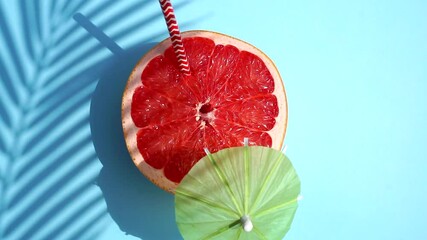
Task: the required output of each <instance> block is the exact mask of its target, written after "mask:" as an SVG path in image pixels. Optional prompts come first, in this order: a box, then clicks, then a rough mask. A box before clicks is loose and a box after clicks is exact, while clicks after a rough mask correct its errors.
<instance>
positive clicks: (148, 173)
mask: <svg viewBox="0 0 427 240" xmlns="http://www.w3.org/2000/svg"><path fill="white" fill-rule="evenodd" d="M181 35H182V37H183V38H187V37H205V38H209V39H211V40H213V41H214V42H215V44H222V45H233V46H235V47H237V48H238V49H239V50H240V51H242V50H244V51H247V52H250V53H253V54H255V55H257V56H258V57H260V58H261V59H262V60H263V62H264V63H265V65H266V66H267V68H268V70H269V71H270V73H271V75H272V77H273V79H274V86H275V88H274V91H273V93H272V94H273V95H275V96H276V98H277V104H278V108H279V114H278V116H277V118H276V120H277V121H276V124H275V125H274V127H273V128H272V129H271V130H270V131H267V133H268V134H269V135H270V136H271V138H272V148H274V149H278V150H280V148H281V147H282V144H283V140H284V137H285V133H286V127H287V123H288V117H287V116H288V106H287V98H286V92H285V87H284V84H283V81H282V78H281V76H280V74H279V71H278V70H277V68H276V66H275V64H274V63H273V61H272V60H271V59H270V58H269V57H268V56H267V55H265V54H264V53H263V52H262V51H261V50H259V49H258V48H256V47H254V46H252V45H251V44H249V43H247V42H244V41H242V40H239V39H237V38H234V37H231V36H228V35H224V34H221V33H216V32H211V31H204V30H193V31H187V32H182V33H181ZM171 44H172V42H171V39H170V38H167V39H165V40H163V41H162V42H160V43H159V44H158V45H156V46H154V47H153V48H152V49H151V50H149V51H148V52H147V53H146V54H145V55H144V56H143V57H142V58H141V59H140V60H139V61H138V63H137V64H136V66H135V68H134V69H133V71H132V73H131V74H130V76H129V79H128V81H127V84H126V88H125V90H124V93H123V98H122V125H123V132H124V137H125V141H126V146H127V148H128V151H129V153H130V155H131V158H132V160H133V162H134V164H135V165H136V167H137V168H138V169H139V171H140V172H141V173H142V174H143V175H144V176H145V177H147V178H148V179H149V180H150V181H151V182H153V183H154V184H156V185H157V186H158V187H160V188H162V189H163V190H165V191H167V192H170V193H174V192H175V189H176V187H177V186H178V183H175V182H172V181H170V180H169V179H167V178H166V177H165V176H164V174H163V169H155V168H153V167H152V166H150V165H149V164H147V163H146V162H145V161H144V159H143V157H142V155H141V153H140V152H139V150H138V147H137V138H136V134H137V132H138V129H139V128H138V127H136V126H135V124H134V122H133V120H132V118H131V103H132V96H133V93H134V91H135V89H136V88H138V87H140V86H141V84H142V83H141V79H140V76H141V74H142V72H143V70H144V69H145V68H146V66H147V64H148V63H149V62H150V60H151V59H153V58H154V57H156V56H158V55H160V54H163V53H164V51H165V50H166V49H167V48H168V47H170V46H171Z"/></svg>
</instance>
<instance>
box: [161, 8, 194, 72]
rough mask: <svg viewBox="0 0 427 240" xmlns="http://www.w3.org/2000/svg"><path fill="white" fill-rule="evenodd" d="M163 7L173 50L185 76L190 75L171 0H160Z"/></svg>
mask: <svg viewBox="0 0 427 240" xmlns="http://www.w3.org/2000/svg"><path fill="white" fill-rule="evenodd" d="M159 1H160V6H161V7H162V11H163V15H164V17H165V20H166V25H167V26H168V30H169V35H170V37H171V40H172V46H173V50H174V52H175V56H176V59H178V64H179V68H180V70H181V72H182V73H184V74H185V75H187V76H188V75H190V66H189V65H188V60H187V54H186V53H185V49H184V45H183V44H182V38H181V33H180V31H179V28H178V22H177V21H176V18H175V14H174V12H173V7H172V4H171V2H170V0H159Z"/></svg>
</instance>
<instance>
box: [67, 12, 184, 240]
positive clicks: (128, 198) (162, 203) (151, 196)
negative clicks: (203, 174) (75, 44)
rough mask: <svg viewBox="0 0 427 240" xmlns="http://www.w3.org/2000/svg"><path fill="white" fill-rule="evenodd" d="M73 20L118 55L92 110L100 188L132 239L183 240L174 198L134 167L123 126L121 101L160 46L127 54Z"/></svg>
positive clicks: (146, 45) (79, 18)
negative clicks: (144, 60)
mask: <svg viewBox="0 0 427 240" xmlns="http://www.w3.org/2000/svg"><path fill="white" fill-rule="evenodd" d="M74 19H75V20H76V21H77V22H78V23H79V24H80V25H81V26H82V27H84V28H85V29H86V30H87V31H88V32H90V33H91V34H92V35H93V36H94V37H95V38H97V39H98V40H99V41H100V42H101V43H102V44H103V45H104V46H106V47H107V48H109V49H110V50H111V51H112V52H113V53H114V56H113V57H112V58H111V60H110V61H109V62H108V63H106V64H105V65H104V66H105V68H103V69H101V70H100V71H101V72H100V76H101V78H100V80H99V82H98V85H97V87H96V89H95V92H94V93H93V96H92V102H91V107H90V126H91V132H92V139H93V143H94V146H95V150H96V152H97V155H98V158H99V160H100V161H101V163H102V165H103V168H102V169H101V172H100V174H99V177H98V180H97V183H98V185H99V187H100V188H101V191H102V192H103V194H104V198H105V201H106V204H107V208H108V212H109V213H110V215H111V217H112V218H113V220H114V221H115V222H116V223H117V225H118V226H119V227H120V229H121V230H122V231H124V232H126V233H127V234H131V235H133V236H136V237H139V238H143V239H181V237H180V234H179V231H178V228H177V226H176V223H175V215H174V214H175V208H174V196H173V195H171V194H169V193H166V192H165V191H163V190H161V189H160V188H158V187H156V186H155V185H154V184H152V183H151V182H150V181H148V180H147V179H146V178H145V177H144V176H143V175H142V174H141V173H140V172H139V170H138V169H137V168H136V167H135V165H134V164H133V162H132V160H131V158H130V156H129V153H128V151H127V148H126V145H125V141H124V137H123V131H122V125H121V99H122V94H123V90H124V88H125V85H126V82H127V79H128V77H129V74H130V73H131V71H132V69H133V67H134V66H135V65H136V63H137V61H138V60H139V59H140V58H141V57H142V56H143V55H144V54H145V53H146V52H147V51H148V50H149V49H150V48H151V47H153V46H154V45H155V43H143V44H141V45H139V46H136V47H134V48H132V49H129V50H123V49H121V48H120V47H119V46H118V45H117V44H116V43H115V42H114V41H112V40H111V39H110V38H109V37H108V36H106V35H105V34H104V33H103V32H102V31H101V30H99V29H97V28H96V26H95V25H93V24H92V23H91V22H90V21H89V20H88V19H86V18H85V17H84V16H83V15H81V14H76V15H75V16H74Z"/></svg>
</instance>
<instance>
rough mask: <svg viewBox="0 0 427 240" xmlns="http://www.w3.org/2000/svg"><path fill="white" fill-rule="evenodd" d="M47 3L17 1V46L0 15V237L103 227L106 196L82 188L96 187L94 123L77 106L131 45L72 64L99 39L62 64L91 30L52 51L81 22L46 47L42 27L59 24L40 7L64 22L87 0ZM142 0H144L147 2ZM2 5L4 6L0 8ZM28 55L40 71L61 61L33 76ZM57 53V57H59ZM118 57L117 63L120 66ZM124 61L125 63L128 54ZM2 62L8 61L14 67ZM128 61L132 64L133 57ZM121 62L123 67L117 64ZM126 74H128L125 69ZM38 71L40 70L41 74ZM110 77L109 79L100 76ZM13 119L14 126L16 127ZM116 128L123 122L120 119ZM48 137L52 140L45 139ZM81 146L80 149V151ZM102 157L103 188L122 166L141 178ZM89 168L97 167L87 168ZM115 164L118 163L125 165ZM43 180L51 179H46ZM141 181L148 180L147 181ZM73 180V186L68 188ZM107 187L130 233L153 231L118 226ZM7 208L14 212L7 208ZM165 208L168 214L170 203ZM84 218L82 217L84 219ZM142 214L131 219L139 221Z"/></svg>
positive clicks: (56, 235) (102, 5)
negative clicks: (19, 22) (2, 50)
mask: <svg viewBox="0 0 427 240" xmlns="http://www.w3.org/2000/svg"><path fill="white" fill-rule="evenodd" d="M46 2H50V3H51V5H50V9H47V10H46V9H42V5H41V3H42V1H36V2H34V1H29V0H21V1H19V2H18V6H19V11H20V13H19V15H22V16H20V17H21V20H22V26H20V27H21V28H22V32H23V33H24V34H23V36H22V37H23V38H24V39H22V43H23V44H22V45H21V46H18V45H16V44H15V39H14V38H16V37H17V36H16V35H14V34H13V33H12V31H10V28H9V27H8V26H6V25H5V27H3V22H6V21H8V20H10V19H7V17H6V15H4V14H0V22H1V23H2V28H1V30H0V37H1V38H2V39H4V40H5V43H4V42H3V43H0V44H5V46H6V47H7V48H8V52H7V53H0V64H1V66H0V77H1V82H0V93H6V94H2V96H0V100H2V101H1V103H0V114H1V118H0V130H2V134H1V136H0V151H1V152H0V160H1V162H0V167H1V169H0V171H1V173H0V174H1V180H2V182H1V184H2V185H1V189H0V191H1V196H2V197H1V198H2V200H1V204H0V219H1V220H2V221H0V238H1V239H95V238H97V237H98V236H99V234H100V233H102V230H103V228H104V226H105V219H106V215H107V212H106V211H105V209H102V205H103V204H104V198H102V197H101V195H100V194H95V196H91V197H90V196H87V192H88V191H92V192H93V189H94V188H93V186H94V185H93V183H94V182H95V179H96V173H97V171H96V170H95V169H94V167H93V166H94V165H93V164H94V163H96V161H97V160H96V155H95V152H93V150H91V149H90V148H91V146H92V143H91V140H92V139H91V137H90V132H89V131H86V130H89V128H88V127H89V124H90V122H92V114H91V116H90V117H89V116H87V115H84V114H81V113H82V112H84V111H85V106H89V103H90V97H91V96H92V93H93V90H94V87H95V85H96V83H97V82H98V80H99V75H98V73H100V72H104V73H109V72H110V73H111V71H107V70H111V68H110V67H111V66H112V65H113V66H126V65H120V64H123V63H122V62H120V61H118V60H119V59H122V57H125V56H128V55H127V53H128V52H129V51H130V50H129V51H125V52H124V54H123V55H121V58H117V56H113V58H110V59H105V58H104V59H101V60H96V61H95V60H94V61H92V62H90V64H88V65H87V66H84V68H82V69H78V68H77V66H78V65H80V66H81V64H79V60H78V59H80V58H81V57H86V56H90V55H91V54H93V55H95V53H99V52H100V51H102V50H104V51H105V49H104V48H103V47H102V46H99V45H97V46H95V47H91V48H90V49H86V50H85V51H84V52H82V51H81V52H79V54H80V56H81V57H77V58H76V57H75V58H74V60H72V61H69V62H68V64H65V65H66V67H64V64H62V65H61V64H57V63H63V62H64V61H63V59H65V58H66V57H67V56H68V55H69V54H71V53H72V52H73V51H75V52H77V51H78V50H79V46H80V44H81V43H82V42H85V41H88V40H90V39H91V37H90V36H85V37H83V38H78V39H77V40H76V41H73V42H71V44H70V45H69V46H68V47H67V48H66V49H63V50H62V51H59V53H57V55H49V50H50V48H55V47H58V44H59V43H60V42H61V41H62V40H65V39H67V38H68V37H70V36H72V34H73V33H74V32H76V31H78V30H79V27H80V26H79V25H78V24H74V25H73V26H72V27H71V28H70V31H68V32H65V34H62V35H61V36H59V38H57V39H56V41H53V42H49V43H47V45H46V46H44V45H43V44H42V43H43V39H41V38H42V35H43V34H44V33H43V32H44V30H46V28H48V29H49V30H50V31H56V30H57V29H58V27H60V26H61V24H58V23H57V22H55V21H52V22H49V23H52V25H46V23H47V22H43V21H42V20H41V19H40V18H38V17H39V16H38V15H37V13H39V12H40V11H41V12H43V11H44V12H45V13H46V12H48V13H49V14H50V15H51V16H52V18H53V19H54V20H55V19H56V18H55V16H56V17H57V18H61V20H64V21H69V20H70V18H71V16H73V14H74V13H75V12H76V11H78V9H80V8H82V7H83V6H84V5H85V3H86V1H83V0H80V1H62V2H61V1H50V0H46V1H43V3H46ZM146 2H149V1H145V2H144V3H146ZM114 4H117V2H115V1H102V2H99V3H98V7H95V8H94V9H96V10H94V12H91V14H93V15H95V14H101V13H100V12H102V11H103V9H107V8H109V7H110V8H111V6H113V5H114ZM136 5H137V4H133V5H132V4H131V5H130V6H129V7H127V8H125V10H126V9H127V10H131V9H132V11H137V10H138V9H139V10H141V6H142V8H143V7H144V6H145V5H144V4H142V5H141V4H139V5H138V7H136ZM0 10H1V11H5V9H2V8H1V7H0ZM126 14H127V13H126V11H116V12H115V13H113V15H112V16H110V17H111V19H110V20H109V21H107V22H106V23H104V24H103V27H105V28H107V27H108V26H109V25H112V24H114V23H116V22H117V21H119V20H120V21H123V19H126ZM91 16H92V15H91ZM156 17H159V14H155V15H150V16H149V17H148V19H147V18H146V19H143V21H142V23H141V21H139V22H138V23H136V24H140V25H144V22H146V21H152V20H153V19H154V18H156ZM12 21H13V20H12ZM134 24H135V23H134ZM132 26H133V25H131V26H130V27H129V28H125V29H123V30H122V31H121V32H120V33H119V34H117V36H115V37H120V38H122V37H126V36H127V35H128V34H131V33H132V32H135V30H134V29H132ZM80 30H81V29H80ZM163 34H164V33H163ZM159 36H160V34H154V35H152V36H151V37H153V38H156V37H159ZM40 44H42V48H41V49H39V48H40ZM19 48H21V49H19ZM135 49H136V50H138V51H140V53H141V52H142V51H144V50H143V49H142V48H140V47H135V48H133V50H135ZM22 52H25V54H22ZM26 56H28V58H29V59H30V60H31V61H32V62H34V63H35V69H36V70H37V71H44V69H43V68H44V67H49V66H50V65H53V66H58V67H54V68H52V70H53V72H54V73H55V74H51V75H47V76H48V77H45V76H46V75H43V74H41V73H36V75H34V76H32V75H31V74H28V73H27V72H26V71H25V69H26V68H25V63H24V61H22V60H23V59H24V58H25V57H26ZM58 56H62V58H59V57H58ZM77 56H78V55H77ZM71 59H73V58H71ZM76 59H77V60H76ZM61 61H62V62H61ZM27 62H28V61H27ZM117 62H119V63H120V64H119V65H117ZM3 63H5V64H3ZM65 63H67V62H65ZM127 63H130V62H129V61H128V62H127ZM55 64H56V65H55ZM7 66H12V68H8V67H7ZM129 66H132V64H130V65H129ZM68 68H71V69H73V70H74V71H73V72H71V73H70V74H65V76H61V77H57V75H58V74H60V73H62V72H64V71H66V70H67V69H68ZM75 69H77V70H75ZM118 69H119V70H120V67H119V68H118ZM122 70H123V71H122ZM122 70H120V73H123V74H124V73H125V72H124V68H123V69H122ZM126 74H129V72H127V73H126ZM107 75H108V74H107ZM107 75H106V76H102V77H101V81H100V84H99V85H98V88H99V89H102V87H100V86H102V84H101V83H102V82H105V83H108V82H112V81H111V76H107ZM41 76H44V78H43V77H41ZM109 77H110V78H109ZM108 78H109V79H110V81H107V80H105V79H108ZM119 82H120V81H119ZM98 88H97V90H96V91H97V92H98ZM82 90H83V91H82ZM82 92H83V93H82ZM23 95H26V97H24V98H23V97H22V96H23ZM95 95H96V93H95V94H94V96H95ZM28 99H29V100H28ZM3 100H4V101H3ZM27 103H30V104H27ZM113 105H114V104H112V105H111V106H113ZM23 106H24V107H23ZM21 107H22V108H21ZM119 108H120V107H119ZM16 109H18V110H17V111H18V112H19V114H18V115H16V114H14V111H16ZM71 117H73V118H72V120H70V119H71ZM67 121H68V122H70V121H71V123H70V124H68V125H66V124H65V123H64V122H67ZM15 126H18V127H19V128H18V129H15ZM104 126H105V125H104ZM117 129H121V126H119V127H118V128H117ZM3 130H4V131H3ZM103 131H105V129H104V130H103ZM52 132H54V134H52ZM10 136H12V137H10ZM46 137H47V138H49V137H50V139H49V141H47V140H46ZM15 141H16V142H15ZM15 144H17V145H19V148H20V151H19V153H16V151H14V147H15ZM95 145H96V144H95ZM117 146H120V145H117ZM88 149H89V150H88ZM82 151H83V152H84V153H85V154H80V153H81V152H82ZM119 152H120V151H119ZM98 155H99V154H98ZM100 155H102V154H100ZM3 156H6V158H3ZM70 162H73V164H69V163H70ZM102 163H103V165H104V168H103V170H102V171H101V174H100V176H99V179H98V182H99V185H101V189H105V188H104V187H103V186H107V185H108V184H111V186H117V184H119V185H120V187H123V184H124V182H123V181H122V180H123V175H121V174H122V173H123V172H122V171H125V172H126V173H125V174H129V173H131V174H130V175H129V176H128V177H130V179H131V180H132V181H131V182H133V183H137V182H139V183H140V182H141V181H144V180H145V179H144V178H142V177H141V175H139V173H138V174H137V173H135V172H134V174H133V175H132V171H133V170H135V168H130V166H126V165H124V166H125V167H124V168H123V169H119V172H117V171H114V170H113V171H110V170H112V169H111V168H112V167H106V166H112V164H109V163H106V162H105V161H103V162H102ZM129 163H130V162H129ZM28 166H30V167H28ZM91 167H92V169H93V170H95V172H94V171H93V170H91ZM127 167H129V169H128V168H127ZM119 168H122V166H120V167H119ZM11 169H13V172H12V171H9V170H11ZM128 170H129V171H128ZM88 171H89V172H90V173H89V177H85V178H83V179H79V178H80V176H81V175H79V173H80V172H88ZM58 172H59V173H60V174H58ZM55 173H56V174H55ZM104 173H107V174H104ZM86 175H87V174H86ZM116 175H120V177H121V178H120V177H119V178H116V180H118V181H117V183H115V181H111V179H110V177H112V176H116ZM47 179H48V180H50V182H48V183H47ZM145 181H146V180H145ZM146 183H147V184H148V182H146ZM73 184H74V187H70V185H73ZM114 184H116V185H114ZM15 186H17V187H15ZM150 187H151V188H152V190H149V192H148V193H149V194H150V191H154V192H155V191H157V189H156V188H154V186H150ZM150 187H148V189H149V188H150ZM106 188H107V189H106V190H105V191H104V190H103V192H104V195H105V200H106V201H107V205H108V208H109V210H110V214H111V216H112V217H113V219H115V220H116V222H118V224H119V226H120V227H121V228H122V229H123V230H125V231H127V232H129V233H131V234H132V233H133V234H134V235H135V236H140V237H141V236H144V239H150V237H151V236H157V235H156V233H153V234H151V233H150V232H147V231H145V232H143V233H141V232H138V230H134V229H133V228H132V226H131V227H129V226H128V225H126V224H124V225H123V224H122V221H121V220H120V219H122V218H121V217H120V216H119V215H120V214H122V212H121V211H120V209H119V207H118V206H117V205H115V207H111V206H112V205H114V201H115V200H113V201H110V200H109V199H108V198H107V196H109V195H111V191H110V190H111V188H110V187H106ZM10 189H12V190H10ZM64 189H65V190H64ZM131 190H135V189H131ZM61 191H62V193H64V194H62V195H60V194H59V192H61ZM135 191H136V192H133V193H132V194H136V195H135V196H141V195H138V194H139V193H140V192H141V191H142V192H145V193H147V189H146V188H144V189H141V188H136V190H135ZM115 193H116V192H115ZM115 193H114V194H115ZM132 194H131V195H129V194H128V196H129V197H130V198H132ZM92 195H93V194H92ZM144 196H147V195H144ZM170 197H171V196H170ZM153 199H154V201H156V200H157V201H156V202H154V201H151V204H152V206H156V204H158V203H162V202H165V201H166V200H168V199H165V198H164V197H158V198H153ZM169 199H170V198H169ZM100 206H101V208H100ZM123 206H126V205H121V206H120V208H122V209H123V208H127V207H123ZM135 206H136V204H135ZM136 207H137V206H136ZM94 208H96V209H98V210H97V212H96V213H94V214H92V215H90V213H89V212H90V211H91V210H92V209H94ZM99 209H100V210H99ZM111 209H113V210H111ZM137 210H138V209H137ZM9 212H12V213H11V214H9ZM64 212H68V214H67V215H64V214H65V213H64ZM118 212H119V213H118ZM170 212H171V213H172V214H173V209H171V211H170ZM139 213H140V211H139ZM146 213H148V214H153V215H155V214H154V211H150V209H146ZM148 216H149V215H148ZM125 217H128V216H125ZM131 217H132V216H131ZM136 217H137V216H136V215H135V218H133V219H134V220H135V219H136ZM138 217H140V216H138ZM83 218H85V219H86V220H82V219H83ZM117 219H119V220H117ZM56 220H59V221H56ZM139 220H140V219H138V220H136V221H134V224H137V223H138V222H140V221H139ZM161 221H163V219H162V220H161ZM46 224H48V225H49V226H50V227H51V228H50V229H49V230H47V231H45V230H46V229H44V228H45V226H46ZM82 224H83V225H82ZM122 226H123V227H122ZM141 226H144V223H143V222H142V223H141V225H139V224H137V226H136V225H135V228H138V229H139V228H141ZM159 226H160V225H159ZM162 226H164V225H162ZM154 229H155V228H154ZM157 229H158V233H160V232H162V229H163V227H161V228H159V227H158V228H157ZM158 233H157V234H158ZM64 234H65V235H64ZM67 234H68V235H67ZM162 236H164V235H162ZM155 239H158V238H155Z"/></svg>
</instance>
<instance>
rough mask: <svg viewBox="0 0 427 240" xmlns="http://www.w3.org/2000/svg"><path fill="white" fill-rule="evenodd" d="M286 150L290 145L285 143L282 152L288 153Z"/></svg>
mask: <svg viewBox="0 0 427 240" xmlns="http://www.w3.org/2000/svg"><path fill="white" fill-rule="evenodd" d="M286 150H288V145H286V144H285V145H283V147H282V152H283V153H286Z"/></svg>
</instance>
